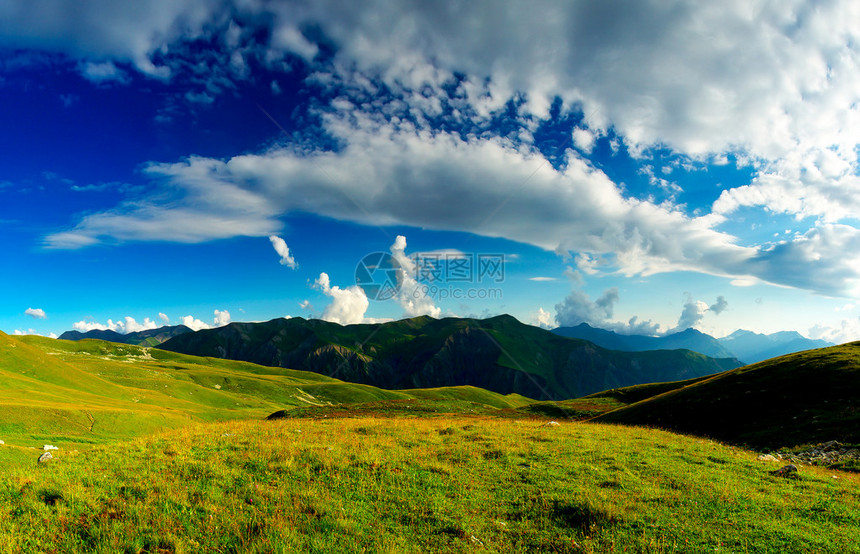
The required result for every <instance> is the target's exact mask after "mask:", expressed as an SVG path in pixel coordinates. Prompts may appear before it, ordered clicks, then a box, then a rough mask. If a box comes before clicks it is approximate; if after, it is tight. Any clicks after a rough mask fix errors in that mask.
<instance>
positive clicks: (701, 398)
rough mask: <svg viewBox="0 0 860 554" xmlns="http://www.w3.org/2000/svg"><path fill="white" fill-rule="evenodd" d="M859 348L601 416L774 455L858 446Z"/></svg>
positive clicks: (765, 367)
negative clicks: (830, 444)
mask: <svg viewBox="0 0 860 554" xmlns="http://www.w3.org/2000/svg"><path fill="white" fill-rule="evenodd" d="M858 399H860V342H855V343H851V344H845V345H840V346H833V347H830V348H823V349H819V350H811V351H806V352H800V353H796V354H789V355H787V356H782V357H780V358H776V359H772V360H767V361H764V362H760V363H757V364H754V365H750V366H745V367H742V368H738V369H735V370H731V371H727V372H725V373H721V374H719V375H716V376H713V377H710V378H707V379H703V380H701V381H698V382H695V383H692V384H690V385H688V386H684V387H681V388H673V390H670V391H668V392H665V393H664V394H660V395H657V396H653V397H651V398H647V399H645V400H642V401H640V402H637V403H635V404H632V405H630V406H627V407H623V408H620V409H618V410H615V411H612V412H609V413H607V414H605V415H603V416H600V417H598V418H597V419H596V421H602V422H611V423H623V424H630V425H649V426H656V427H661V428H665V429H671V430H673V431H677V432H682V433H690V434H695V435H700V436H708V437H712V438H715V439H719V440H722V441H726V442H730V443H733V444H746V445H750V446H753V447H756V448H769V449H775V448H780V447H791V446H795V445H798V444H811V443H821V442H825V441H829V440H838V441H840V442H845V443H854V444H856V443H860V401H858Z"/></svg>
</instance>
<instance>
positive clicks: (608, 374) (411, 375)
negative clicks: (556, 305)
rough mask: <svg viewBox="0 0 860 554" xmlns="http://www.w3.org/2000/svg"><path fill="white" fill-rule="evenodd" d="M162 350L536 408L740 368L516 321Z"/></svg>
mask: <svg viewBox="0 0 860 554" xmlns="http://www.w3.org/2000/svg"><path fill="white" fill-rule="evenodd" d="M159 348H163V349H165V350H172V351H174V352H180V353H185V354H194V355H198V356H212V357H219V358H227V359H232V360H243V361H249V362H254V363H257V364H261V365H268V366H279V367H289V368H293V369H299V370H304V371H313V372H316V373H322V374H324V375H329V376H333V377H337V378H338V379H343V380H346V381H351V382H355V383H364V384H369V385H373V386H377V387H381V388H385V389H410V388H430V387H441V386H460V385H471V386H475V387H480V388H483V389H487V390H490V391H494V392H498V393H501V394H511V393H518V394H521V395H523V396H527V397H529V398H536V399H565V398H574V397H579V396H584V395H586V394H590V393H594V392H598V391H602V390H606V389H609V388H615V387H620V386H627V385H635V384H640V383H650V382H655V381H675V380H680V379H687V378H692V377H699V376H702V375H709V374H712V373H716V372H719V371H723V370H725V369H731V368H735V367H738V366H739V365H740V362H738V361H737V360H735V359H712V358H709V357H707V356H704V355H702V354H698V353H695V352H691V351H686V350H675V351H656V352H641V353H632V352H618V351H612V350H606V349H604V348H600V347H598V346H595V345H594V344H592V343H590V342H587V341H583V340H576V339H569V338H565V337H561V336H559V335H556V334H553V333H551V332H549V331H545V330H543V329H539V328H537V327H533V326H531V325H524V324H522V323H520V322H519V321H517V320H516V319H514V318H513V317H511V316H508V315H503V316H498V317H494V318H491V319H484V320H478V319H460V318H445V319H440V320H436V319H433V318H430V317H417V318H413V319H405V320H402V321H394V322H390V323H382V324H366V325H347V326H341V325H338V324H335V323H329V322H326V321H321V320H305V319H302V318H293V319H274V320H272V321H268V322H265V323H231V324H229V325H227V326H225V327H220V328H217V329H207V330H203V331H198V332H195V333H187V334H184V335H180V336H178V337H175V338H173V339H171V340H169V341H167V342H165V343H163V344H162V345H160V346H159Z"/></svg>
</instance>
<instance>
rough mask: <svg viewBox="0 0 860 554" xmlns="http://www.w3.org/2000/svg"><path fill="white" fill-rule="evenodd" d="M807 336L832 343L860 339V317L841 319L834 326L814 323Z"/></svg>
mask: <svg viewBox="0 0 860 554" xmlns="http://www.w3.org/2000/svg"><path fill="white" fill-rule="evenodd" d="M809 338H811V339H822V340H826V341H828V342H832V343H834V344H843V343H846V342H853V341H857V340H860V318H856V317H855V318H851V319H843V320H842V321H841V322H839V323H838V324H837V325H835V326H832V325H822V324H818V325H815V326H814V327H812V328H811V329H810V330H809Z"/></svg>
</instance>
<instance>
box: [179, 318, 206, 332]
mask: <svg viewBox="0 0 860 554" xmlns="http://www.w3.org/2000/svg"><path fill="white" fill-rule="evenodd" d="M182 325H185V326H186V327H188V328H189V329H191V330H192V331H201V330H203V329H211V328H212V326H211V325H209V324H208V323H206V322H204V321H201V320H199V319H197V318H195V317H194V316H192V315H187V316H185V317H183V318H182Z"/></svg>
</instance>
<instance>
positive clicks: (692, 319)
mask: <svg viewBox="0 0 860 554" xmlns="http://www.w3.org/2000/svg"><path fill="white" fill-rule="evenodd" d="M728 307H729V303H728V302H727V301H726V299H725V297H724V296H718V297H717V301H716V302H714V303H713V304H711V305H710V306H709V305H708V304H706V303H705V302H702V301H701V300H693V298H692V296H690V295H689V294H687V300H686V302H685V303H684V307H683V308H682V309H681V315H680V316H679V317H678V324H677V325H676V326H675V327H674V328H673V329H670V330H669V331H668V332H669V333H677V332H679V331H684V330H686V329H690V328H693V327H695V326H696V325H698V324H699V322H700V321H702V319H704V318H705V314H707V313H708V312H713V313H714V314H717V315H719V314H720V313H722V312H723V311H725V310H726V308H728Z"/></svg>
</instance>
